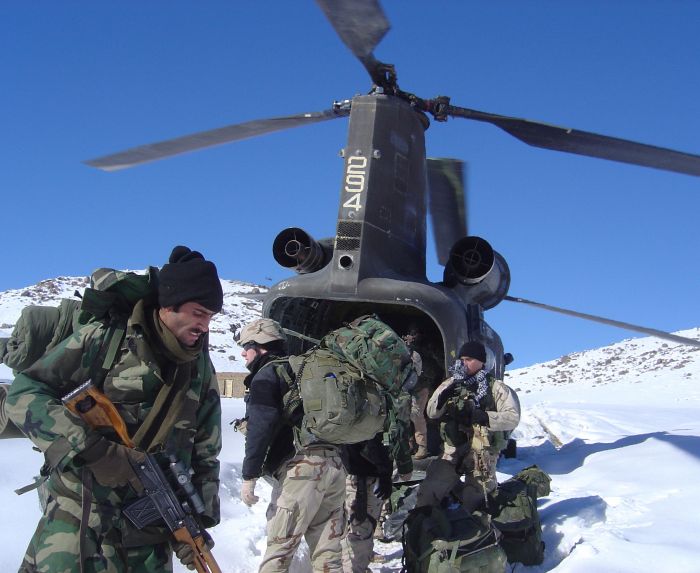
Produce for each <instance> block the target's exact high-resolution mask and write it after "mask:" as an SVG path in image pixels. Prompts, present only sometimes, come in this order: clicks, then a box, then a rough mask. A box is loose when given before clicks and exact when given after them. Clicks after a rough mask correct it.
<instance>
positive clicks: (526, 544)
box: [489, 466, 551, 565]
mask: <svg viewBox="0 0 700 573" xmlns="http://www.w3.org/2000/svg"><path fill="white" fill-rule="evenodd" d="M550 481H551V478H550V477H549V476H548V475H547V474H546V473H545V472H544V471H542V470H541V469H540V468H538V467H537V466H530V467H528V468H525V469H524V470H522V471H521V472H520V473H518V474H517V475H515V476H514V477H512V478H511V479H509V480H507V481H505V482H503V483H501V484H499V485H498V489H496V490H495V491H494V492H492V493H491V494H489V513H491V515H492V517H493V524H494V525H495V526H496V528H498V530H499V531H500V532H501V541H500V543H501V547H503V549H504V551H505V552H506V555H507V556H508V561H509V562H510V563H523V564H524V565H539V564H540V563H542V561H544V541H542V524H541V522H540V517H539V514H538V513H537V498H538V497H541V496H545V495H549V492H550V488H549V482H550Z"/></svg>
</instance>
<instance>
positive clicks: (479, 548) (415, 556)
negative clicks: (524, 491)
mask: <svg viewBox="0 0 700 573" xmlns="http://www.w3.org/2000/svg"><path fill="white" fill-rule="evenodd" d="M444 506H445V502H444V501H443V503H442V504H441V505H439V506H422V507H419V508H416V509H414V510H412V511H411V512H410V513H409V515H408V517H407V518H406V521H405V523H404V528H403V537H402V540H401V542H402V545H403V569H402V572H404V573H462V572H464V573H504V571H505V570H506V566H507V564H508V563H507V561H506V555H505V553H504V552H503V549H501V547H500V545H499V544H498V538H499V533H498V531H497V530H496V529H495V528H494V527H493V525H492V524H491V519H490V517H489V515H488V514H486V513H481V512H478V511H475V512H473V513H469V512H468V511H467V510H465V509H464V508H463V507H462V506H461V505H460V504H459V503H451V504H448V505H447V506H446V507H444Z"/></svg>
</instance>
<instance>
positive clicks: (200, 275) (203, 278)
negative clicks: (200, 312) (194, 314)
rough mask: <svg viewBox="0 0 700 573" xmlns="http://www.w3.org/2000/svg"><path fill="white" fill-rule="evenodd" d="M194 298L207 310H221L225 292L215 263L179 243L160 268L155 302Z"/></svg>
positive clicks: (173, 302)
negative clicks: (156, 300)
mask: <svg viewBox="0 0 700 573" xmlns="http://www.w3.org/2000/svg"><path fill="white" fill-rule="evenodd" d="M186 302H196V303H199V304H201V305H202V306H203V307H204V308H206V309H207V310H210V311H212V312H220V311H221V307H222V306H223V304H224V292H223V290H222V288H221V281H220V280H219V275H218V273H217V272H216V265H215V264H214V263H212V262H211V261H205V260H204V256H203V255H202V253H200V252H198V251H193V250H191V249H189V248H188V247H183V246H182V245H178V246H177V247H175V248H174V249H173V252H172V253H170V259H168V263H167V264H165V265H163V268H162V269H161V270H160V274H159V282H158V304H160V306H161V308H165V307H168V306H177V305H179V304H184V303H186Z"/></svg>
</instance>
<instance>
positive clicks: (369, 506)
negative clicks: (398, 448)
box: [342, 434, 410, 573]
mask: <svg viewBox="0 0 700 573" xmlns="http://www.w3.org/2000/svg"><path fill="white" fill-rule="evenodd" d="M345 457H346V460H345V461H346V468H347V470H348V474H349V475H348V477H347V480H346V482H345V490H346V500H345V507H346V513H347V514H348V528H347V532H346V535H345V538H344V539H343V542H342V547H343V571H344V573H365V572H366V571H367V570H368V567H369V563H370V561H371V559H372V555H373V553H374V531H375V528H376V526H377V521H378V520H379V516H380V514H381V511H382V506H383V504H384V501H383V500H382V499H381V497H379V496H378V495H377V493H375V487H376V488H378V489H380V488H381V486H380V478H381V480H382V481H383V484H382V486H383V487H388V491H387V492H385V493H383V496H386V497H388V496H389V495H391V474H392V470H393V463H392V460H391V457H390V455H389V449H388V448H387V447H386V446H385V445H384V444H383V443H382V434H378V435H377V436H375V438H374V439H372V440H368V441H366V442H361V443H359V444H351V445H348V446H346V447H345ZM409 459H410V454H409ZM404 469H405V468H404ZM404 473H407V472H404ZM380 495H382V494H380Z"/></svg>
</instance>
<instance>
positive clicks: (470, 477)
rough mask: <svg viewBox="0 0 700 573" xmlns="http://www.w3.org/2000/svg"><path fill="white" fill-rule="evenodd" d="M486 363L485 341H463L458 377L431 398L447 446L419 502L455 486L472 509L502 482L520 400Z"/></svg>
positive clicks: (432, 499)
mask: <svg viewBox="0 0 700 573" xmlns="http://www.w3.org/2000/svg"><path fill="white" fill-rule="evenodd" d="M485 362H486V349H485V348H484V345H483V344H481V343H480V342H474V341H470V342H466V343H465V344H463V345H462V347H461V348H460V350H459V360H458V361H457V363H456V364H455V366H454V367H453V368H452V370H453V376H452V377H450V378H448V379H447V380H445V381H444V382H443V383H442V384H440V386H438V388H437V389H436V390H435V392H434V393H433V395H432V396H431V397H430V400H429V401H428V406H427V413H428V416H429V417H430V418H433V419H437V420H440V434H441V436H442V438H443V440H444V442H445V451H444V454H443V456H442V460H435V461H434V462H433V463H432V464H431V465H430V466H428V470H427V475H426V479H425V483H426V487H423V486H421V489H420V491H419V494H418V503H417V505H426V504H427V505H430V504H434V503H435V502H439V501H440V500H441V499H442V497H443V496H444V495H446V494H447V493H448V492H449V491H450V490H452V491H453V492H454V493H456V495H457V496H458V497H459V498H460V499H461V500H462V503H463V504H464V506H465V507H466V508H467V509H468V510H469V511H472V510H474V509H475V508H477V507H478V506H480V505H481V504H482V503H484V502H485V499H486V494H487V493H489V492H491V491H493V490H494V489H496V487H497V485H498V483H497V481H496V462H497V461H498V457H499V454H500V452H501V450H502V449H503V447H504V446H505V444H506V440H505V437H504V432H510V431H512V430H514V429H515V427H516V426H517V425H518V423H519V421H520V402H519V400H518V396H517V395H516V394H515V392H513V390H512V389H511V388H509V387H508V386H506V385H505V384H504V383H503V382H501V381H500V380H497V379H495V378H494V376H493V375H492V374H490V373H488V372H487V371H486V370H484V363H485ZM436 462H438V463H436ZM447 464H449V466H450V467H451V468H452V470H449V469H448V468H447V467H445V466H446V465H447ZM459 475H463V476H465V482H464V484H462V485H458V486H457V487H459V488H460V489H461V491H459V492H457V491H456V490H455V489H453V488H454V487H455V486H456V485H457V481H458V479H459ZM437 476H440V477H437Z"/></svg>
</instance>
